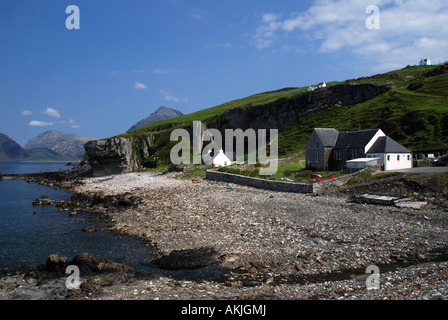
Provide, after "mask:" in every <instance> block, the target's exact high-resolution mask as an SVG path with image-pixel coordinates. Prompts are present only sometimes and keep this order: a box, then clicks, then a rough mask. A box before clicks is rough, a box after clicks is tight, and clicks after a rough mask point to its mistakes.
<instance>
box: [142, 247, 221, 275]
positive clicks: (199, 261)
mask: <svg viewBox="0 0 448 320" xmlns="http://www.w3.org/2000/svg"><path fill="white" fill-rule="evenodd" d="M217 257H218V252H216V250H215V249H214V248H213V247H203V248H198V249H187V250H173V251H171V253H170V254H168V255H165V256H162V257H161V258H158V259H154V260H152V261H151V264H152V265H155V266H158V267H159V268H162V269H172V270H180V269H198V268H202V267H205V266H208V265H211V264H213V263H215V262H216V261H217Z"/></svg>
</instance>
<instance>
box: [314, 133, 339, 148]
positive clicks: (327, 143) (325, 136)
mask: <svg viewBox="0 0 448 320" xmlns="http://www.w3.org/2000/svg"><path fill="white" fill-rule="evenodd" d="M314 131H315V132H316V134H317V136H318V137H319V139H320V142H321V143H322V145H323V146H324V147H334V146H335V145H336V140H337V138H338V134H339V132H338V131H337V130H336V129H328V128H316V129H314Z"/></svg>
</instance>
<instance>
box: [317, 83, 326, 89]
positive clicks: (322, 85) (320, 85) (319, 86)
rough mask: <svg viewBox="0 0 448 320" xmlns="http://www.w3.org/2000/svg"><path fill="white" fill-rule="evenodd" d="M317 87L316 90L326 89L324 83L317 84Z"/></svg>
mask: <svg viewBox="0 0 448 320" xmlns="http://www.w3.org/2000/svg"><path fill="white" fill-rule="evenodd" d="M317 87H318V88H326V87H327V84H326V83H325V82H322V83H319V84H318V85H317Z"/></svg>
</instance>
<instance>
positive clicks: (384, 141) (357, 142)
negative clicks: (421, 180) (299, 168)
mask: <svg viewBox="0 0 448 320" xmlns="http://www.w3.org/2000/svg"><path fill="white" fill-rule="evenodd" d="M355 159H363V160H366V159H378V161H377V162H378V163H379V164H382V165H383V168H384V170H398V169H408V168H412V151H410V150H408V149H407V148H405V147H403V146H402V145H401V144H399V143H398V142H396V141H395V140H393V139H392V138H390V137H388V136H386V134H385V133H384V132H383V131H382V130H381V129H374V130H363V131H337V130H336V129H332V128H316V129H314V130H313V132H312V134H311V137H310V139H309V141H308V144H307V147H306V162H307V165H308V167H309V168H312V169H313V170H317V171H325V170H327V169H328V170H331V171H335V170H343V169H345V168H346V164H347V161H350V160H355ZM367 162H369V163H372V162H371V161H366V163H367Z"/></svg>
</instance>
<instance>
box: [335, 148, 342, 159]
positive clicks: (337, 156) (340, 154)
mask: <svg viewBox="0 0 448 320" xmlns="http://www.w3.org/2000/svg"><path fill="white" fill-rule="evenodd" d="M335 154H336V160H342V150H336V153H335Z"/></svg>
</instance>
